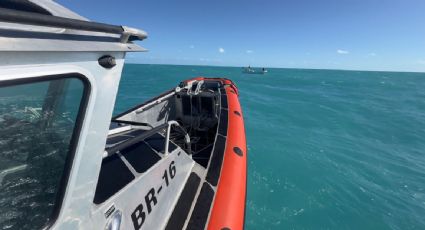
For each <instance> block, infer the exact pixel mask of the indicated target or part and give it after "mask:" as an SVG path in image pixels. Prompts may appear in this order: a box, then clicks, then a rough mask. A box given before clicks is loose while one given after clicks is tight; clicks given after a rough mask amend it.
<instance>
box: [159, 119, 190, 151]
mask: <svg viewBox="0 0 425 230" xmlns="http://www.w3.org/2000/svg"><path fill="white" fill-rule="evenodd" d="M167 124H168V127H167V135H166V136H165V150H164V154H165V155H168V147H169V145H170V131H171V126H172V125H175V126H177V127H179V128H180V129H181V130H182V131H183V132H184V134H185V135H184V137H185V138H184V139H185V142H186V144H187V145H188V149H189V154H192V149H191V146H190V136H189V134H188V133H187V132H186V130H185V129H184V128H183V127H182V126H181V125H180V124H179V123H178V122H177V121H169V122H167Z"/></svg>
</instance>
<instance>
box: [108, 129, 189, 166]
mask: <svg viewBox="0 0 425 230" xmlns="http://www.w3.org/2000/svg"><path fill="white" fill-rule="evenodd" d="M172 125H176V126H177V127H179V128H180V129H181V130H182V131H183V132H184V133H185V141H186V143H188V149H189V154H191V152H192V150H191V146H190V136H189V134H188V133H187V132H186V130H185V129H184V128H183V127H182V126H180V124H179V123H178V122H177V121H168V122H167V123H164V124H161V125H159V126H157V127H155V128H152V129H150V130H148V131H146V132H144V133H142V134H140V135H138V136H135V137H133V138H131V139H128V140H126V141H123V142H121V143H119V144H117V145H114V146H112V147H111V148H108V149H106V150H105V152H104V153H103V158H107V157H110V156H112V155H114V154H115V153H116V152H118V151H120V150H122V149H125V148H127V147H130V146H132V145H134V144H137V143H139V142H140V141H143V140H144V139H146V138H148V137H150V136H152V135H154V134H155V133H157V132H159V131H160V130H161V129H164V128H166V127H167V135H166V138H165V149H164V155H168V147H169V142H170V129H171V126H172Z"/></svg>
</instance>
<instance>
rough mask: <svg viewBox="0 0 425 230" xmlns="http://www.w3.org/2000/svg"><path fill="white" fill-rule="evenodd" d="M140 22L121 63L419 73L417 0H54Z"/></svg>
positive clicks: (101, 17) (421, 9)
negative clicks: (132, 49) (135, 41)
mask: <svg viewBox="0 0 425 230" xmlns="http://www.w3.org/2000/svg"><path fill="white" fill-rule="evenodd" d="M58 2H59V3H61V4H63V5H64V6H66V7H68V8H70V9H71V10H73V11H75V12H77V13H79V14H80V15H82V16H85V17H87V18H89V19H91V20H94V21H100V22H105V23H111V24H121V25H127V26H131V27H136V28H140V29H143V30H145V31H147V32H148V34H149V38H148V39H147V40H145V41H143V42H141V43H140V44H141V45H142V46H143V47H145V48H147V49H149V52H147V53H132V54H129V55H128V56H127V57H128V60H127V62H131V63H149V64H185V65H190V64H194V65H218V66H247V65H251V66H260V67H263V66H264V67H284V68H320V69H356V70H390V71H391V70H397V71H419V72H425V0H309V1H307V0H280V1H279V0H272V1H265V0H263V1H260V0H246V1H242V0H215V1H206V0H178V1H177V0H176V1H163V0H143V1H141V0H125V1H105V0H103V1H101V0H90V1H82V0H59V1H58Z"/></svg>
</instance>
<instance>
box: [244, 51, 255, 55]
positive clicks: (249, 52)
mask: <svg viewBox="0 0 425 230" xmlns="http://www.w3.org/2000/svg"><path fill="white" fill-rule="evenodd" d="M245 52H246V53H247V54H252V53H254V51H252V50H246V51H245Z"/></svg>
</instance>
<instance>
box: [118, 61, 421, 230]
mask: <svg viewBox="0 0 425 230" xmlns="http://www.w3.org/2000/svg"><path fill="white" fill-rule="evenodd" d="M200 75H202V76H208V77H219V76H221V77H228V78H231V79H232V80H233V81H234V82H235V83H236V84H237V86H238V87H239V92H240V100H241V103H242V107H243V114H244V118H245V125H246V134H247V141H248V149H249V152H248V156H249V159H248V161H249V162H248V167H249V169H248V170H249V171H248V197H247V210H246V223H245V224H246V229H425V100H424V99H425V74H421V73H390V72H361V71H330V70H299V69H269V73H268V74H266V75H245V74H242V73H241V69H240V68H228V67H199V66H166V65H126V66H125V68H124V73H123V77H122V81H121V85H120V91H119V95H118V99H117V105H116V109H115V112H120V111H123V110H125V109H126V108H128V107H130V106H133V105H135V104H138V103H140V102H142V101H144V100H147V99H149V98H151V97H153V96H156V95H158V94H159V93H161V92H163V91H165V90H168V89H170V88H172V87H175V86H176V85H177V84H178V83H179V82H180V81H182V80H184V79H188V78H192V77H195V76H200Z"/></svg>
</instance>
